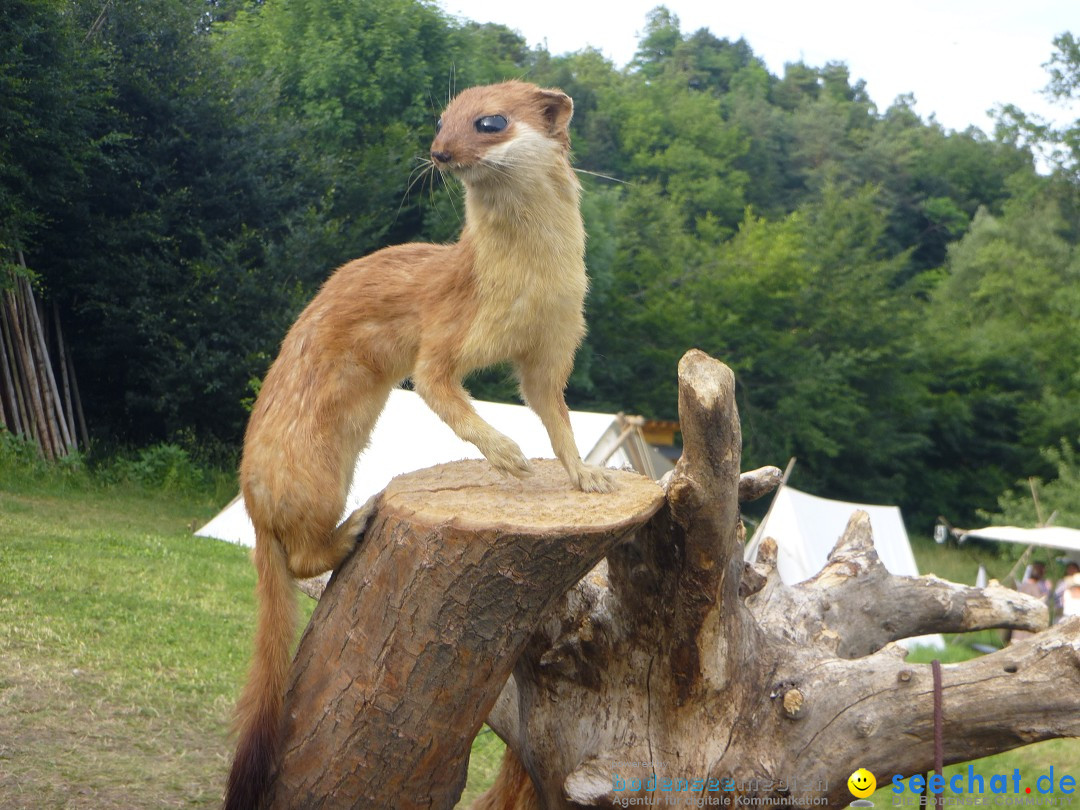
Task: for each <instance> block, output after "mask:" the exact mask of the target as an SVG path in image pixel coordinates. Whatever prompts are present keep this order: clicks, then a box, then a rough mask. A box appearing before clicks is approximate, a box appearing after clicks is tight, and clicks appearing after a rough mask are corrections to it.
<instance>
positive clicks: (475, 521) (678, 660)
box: [271, 351, 1080, 808]
mask: <svg viewBox="0 0 1080 810" xmlns="http://www.w3.org/2000/svg"><path fill="white" fill-rule="evenodd" d="M679 378H680V393H679V408H680V419H681V425H682V431H683V438H684V453H683V457H682V459H681V460H680V462H679V464H678V466H677V468H676V470H675V472H674V474H673V475H672V476H671V478H670V480H669V481H668V482H667V485H666V491H665V492H661V490H660V489H659V488H657V487H656V486H655V485H654V484H653V483H652V482H650V481H647V480H645V479H643V478H641V477H639V476H635V475H633V474H629V473H626V474H622V475H620V477H619V481H620V489H619V491H618V492H617V493H615V494H614V495H595V494H594V495H583V494H581V493H576V492H573V491H571V490H570V489H569V486H568V485H567V483H566V482H565V476H564V475H563V473H562V471H561V469H560V468H558V467H557V466H556V465H555V464H554V463H553V462H552V463H540V464H539V469H538V473H537V475H536V477H535V478H534V479H530V480H528V481H526V482H517V481H509V482H508V481H505V480H503V479H500V478H498V477H497V476H495V475H494V474H493V473H491V472H490V470H489V468H488V467H487V465H486V463H484V462H463V463H458V464H452V465H444V466H442V467H438V468H433V469H432V470H429V471H422V472H421V473H417V474H414V475H410V476H405V477H403V478H401V479H398V480H396V481H395V482H393V483H392V484H391V486H390V487H389V488H388V489H387V491H386V493H385V494H384V495H383V498H382V501H381V504H380V506H379V509H378V513H377V517H376V519H375V520H374V522H373V523H372V525H371V526H369V528H368V531H367V534H366V538H365V540H364V542H363V543H362V544H361V545H360V547H359V548H358V550H357V552H356V553H354V554H353V555H352V556H351V557H350V558H349V559H348V560H347V561H346V562H345V563H344V564H343V565H342V567H341V569H340V570H339V571H338V572H337V573H336V574H335V576H334V578H333V579H332V581H331V584H330V586H329V587H328V589H327V590H326V593H325V594H324V596H323V597H322V601H321V603H320V605H319V607H318V609H317V610H316V614H315V616H314V617H313V619H312V622H311V625H310V627H309V629H308V631H307V633H306V634H305V636H304V639H303V641H302V642H301V645H300V650H299V652H298V654H297V660H296V664H295V666H294V671H293V676H292V683H291V686H290V691H289V695H288V697H287V706H286V715H287V716H286V718H285V730H284V738H285V741H286V742H285V745H284V752H283V755H282V758H281V761H280V767H279V771H278V775H277V777H276V779H275V782H274V785H273V789H272V800H271V805H272V806H275V807H301V806H302V807H365V808H379V807H385V808H407V807H425V808H427V807H436V808H451V807H453V805H454V803H455V801H456V799H457V797H458V796H459V794H460V790H461V788H462V786H463V784H464V779H465V767H466V761H467V755H468V748H469V744H470V742H471V740H472V738H473V735H474V734H475V732H476V731H477V730H478V728H479V727H480V724H481V722H482V721H483V719H484V717H485V715H487V718H488V723H489V724H490V725H491V727H492V728H493V729H495V731H496V732H497V733H498V734H499V736H500V737H501V738H502V739H503V740H505V741H506V743H507V747H508V766H507V767H508V768H509V769H512V770H513V769H517V773H519V774H520V773H521V771H520V769H521V768H523V769H524V771H525V772H527V775H528V776H527V778H525V784H526V787H525V788H524V790H521V788H520V780H519V781H518V782H515V781H514V780H513V779H510V778H507V779H503V780H500V782H499V783H498V785H497V787H496V788H494V789H493V790H494V791H495V795H490V796H488V797H486V799H485V800H483V805H484V806H485V807H488V806H490V807H495V806H499V807H502V806H507V807H509V806H511V805H510V802H512V801H514V800H520V801H522V802H525V803H528V802H532V803H533V805H534V806H540V807H545V808H576V807H611V806H615V805H616V804H626V803H628V800H632V799H637V800H639V801H640V800H643V799H645V798H650V799H656V800H658V801H660V800H662V801H663V802H666V803H675V804H692V803H694V802H698V805H699V806H710V805H715V806H721V805H722V804H725V803H730V802H731V801H733V800H734V798H735V797H739V798H740V800H747V799H755V800H758V801H766V802H775V803H787V804H792V803H807V802H810V801H817V802H821V801H825V802H828V803H830V804H836V803H843V804H846V803H847V802H848V801H849V800H850V796H848V794H847V788H846V779H847V776H848V774H850V772H851V771H852V770H853V763H858V764H859V765H861V766H863V767H866V768H868V769H869V770H871V771H873V772H878V773H890V774H891V773H916V772H921V771H925V770H927V769H928V768H929V767H930V765H931V763H932V756H933V710H932V699H931V694H932V682H931V674H930V668H929V667H928V666H925V665H913V664H908V663H906V662H905V661H904V660H903V659H904V651H903V649H902V648H901V647H898V646H897V645H896V644H895V643H894V642H896V641H899V640H901V639H903V638H907V637H910V636H914V635H922V634H925V633H933V632H956V631H962V630H974V629H981V628H989V627H1012V628H1019V629H1028V630H1039V629H1042V628H1044V627H1045V626H1046V622H1047V615H1046V608H1045V606H1044V605H1041V604H1040V603H1039V602H1037V601H1036V600H1034V599H1031V598H1030V597H1026V596H1024V595H1022V594H1018V593H1016V592H1014V591H1009V590H1006V589H1004V588H1000V587H996V586H992V587H989V588H986V589H976V588H968V587H965V586H960V585H955V584H953V583H949V582H945V581H943V580H940V579H937V578H936V577H917V578H909V577H897V576H893V575H891V574H889V572H888V571H886V570H885V568H884V567H883V566H882V565H881V563H880V561H879V560H878V558H877V554H876V553H875V551H874V548H873V542H872V538H871V536H870V527H869V520H868V518H867V516H866V515H865V514H863V513H858V512H857V513H856V514H855V515H853V517H852V520H851V522H850V523H849V525H848V528H847V530H846V531H845V533H844V536H843V537H841V538H840V539H839V540H838V542H837V545H836V548H835V549H834V550H833V552H832V555H831V556H830V558H829V562H828V564H827V565H826V567H825V568H824V569H823V570H822V571H821V572H820V573H819V574H818V575H817V576H815V577H814V578H812V579H810V580H808V581H806V582H803V583H799V584H797V585H793V586H789V585H786V584H784V583H783V582H781V581H780V579H779V576H778V575H777V572H776V568H775V544H774V543H772V542H771V541H768V540H767V541H766V542H765V543H764V544H763V551H762V555H761V558H760V559H759V560H758V562H757V563H755V564H754V565H748V564H746V563H744V562H743V559H742V551H743V548H742V545H743V544H742V537H743V532H742V527H741V523H740V520H739V506H738V501H739V498H740V494H741V495H742V496H743V497H750V496H752V495H760V494H763V493H764V492H766V491H768V490H769V489H770V488H771V487H772V486H775V484H776V482H777V481H778V480H779V471H777V470H775V469H765V470H759V471H755V472H754V473H748V474H743V475H740V473H739V460H740V445H741V438H740V431H739V422H738V414H737V412H736V409H735V398H734V378H733V375H732V374H731V372H730V370H729V369H727V367H725V366H723V365H722V364H721V363H718V362H717V361H715V360H712V359H711V358H709V357H707V356H706V355H704V354H702V353H701V352H696V351H692V352H689V353H688V354H687V355H686V356H685V357H684V358H683V360H682V362H681V363H680V365H679ZM943 669H944V702H945V734H946V740H947V744H946V760H947V761H948V762H954V761H960V760H964V759H970V758H973V757H977V756H983V755H986V754H990V753H994V752H997V751H1001V750H1005V749H1008V748H1011V747H1014V746H1016V745H1021V744H1024V743H1028V742H1034V741H1036V740H1041V739H1047V738H1050V737H1058V736H1072V735H1077V734H1080V619H1078V620H1074V621H1072V622H1070V623H1066V624H1063V625H1060V626H1058V627H1055V628H1054V629H1053V630H1050V631H1047V632H1044V633H1039V634H1038V635H1037V636H1035V637H1033V638H1032V639H1030V640H1028V641H1025V642H1023V643H1021V644H1017V645H1014V646H1011V647H1009V648H1008V649H1006V650H1002V651H1000V652H998V653H995V654H993V655H988V656H985V657H983V658H980V659H977V660H974V661H970V662H966V663H963V664H952V665H945V667H944V668H943ZM511 673H512V674H511ZM500 690H501V691H500ZM988 706H992V707H993V709H992V710H988V709H987V707H988ZM510 785H514V786H515V787H514V790H515V791H519V793H520V795H507V792H508V791H509V790H510V788H509V787H508V786H510ZM499 791H502V795H498V794H499ZM725 797H726V798H727V800H728V801H727V802H723V798H725ZM654 803H656V802H654Z"/></svg>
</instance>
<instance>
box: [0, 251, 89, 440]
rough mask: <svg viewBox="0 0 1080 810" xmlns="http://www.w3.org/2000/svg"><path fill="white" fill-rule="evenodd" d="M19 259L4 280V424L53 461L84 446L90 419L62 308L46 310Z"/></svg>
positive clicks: (0, 333)
mask: <svg viewBox="0 0 1080 810" xmlns="http://www.w3.org/2000/svg"><path fill="white" fill-rule="evenodd" d="M19 263H20V265H22V268H23V270H24V272H22V273H18V272H9V273H8V274H7V278H6V279H3V280H2V281H0V290H2V293H0V428H3V429H5V430H7V431H8V432H10V433H13V434H15V435H20V434H21V435H22V436H24V437H26V438H27V439H30V440H32V441H33V442H34V443H35V444H36V445H37V447H38V451H39V453H40V454H41V455H42V456H43V457H45V458H47V459H50V460H52V459H57V458H61V457H63V456H67V455H69V454H71V453H72V452H76V451H78V450H79V449H80V448H82V449H85V447H86V443H87V431H86V420H85V418H84V417H83V411H82V403H81V401H80V399H79V387H78V384H77V383H76V381H75V369H74V367H73V366H72V363H71V354H70V353H69V352H68V351H67V347H66V346H65V345H64V336H63V332H62V331H61V329H60V315H59V311H58V309H57V308H56V306H55V305H54V306H53V307H52V311H51V317H49V316H47V315H46V311H45V307H44V306H43V305H42V304H41V302H40V301H39V300H38V297H37V296H36V295H35V294H34V288H33V286H32V285H31V284H30V281H29V280H28V278H27V276H28V274H27V273H26V272H25V267H26V263H25V260H24V259H23V256H22V254H21V252H20V253H19Z"/></svg>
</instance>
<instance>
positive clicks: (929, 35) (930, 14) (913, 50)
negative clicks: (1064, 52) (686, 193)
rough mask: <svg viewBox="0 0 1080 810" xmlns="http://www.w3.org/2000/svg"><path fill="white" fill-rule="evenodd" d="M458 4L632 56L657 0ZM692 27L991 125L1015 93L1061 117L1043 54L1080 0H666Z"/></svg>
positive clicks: (532, 33) (963, 120) (551, 42)
mask: <svg viewBox="0 0 1080 810" xmlns="http://www.w3.org/2000/svg"><path fill="white" fill-rule="evenodd" d="M439 2H440V4H441V5H442V7H443V8H444V9H445V10H446V11H447V12H448V13H450V14H453V15H455V16H460V17H465V18H467V19H470V20H475V21H476V22H496V23H502V24H503V25H506V26H508V27H510V28H513V29H515V30H517V31H519V32H520V33H521V34H522V35H523V36H524V37H525V39H526V40H528V42H529V44H530V45H538V44H545V43H546V45H547V48H548V50H549V51H551V52H552V53H554V54H559V53H566V52H570V51H577V50H581V49H582V48H585V47H587V46H592V47H595V48H598V49H599V50H601V51H602V52H603V53H604V54H605V55H606V56H607V57H608V58H610V59H611V60H613V61H614V62H615V63H616V65H618V66H620V67H621V66H623V65H625V64H626V63H627V62H628V61H630V59H631V58H633V55H634V51H635V49H636V47H637V38H638V35H639V34H640V32H641V31H642V29H643V28H644V25H645V15H646V14H647V13H648V11H649V10H650V9H651V8H653V7H655V6H656V5H658V4H659V3H658V2H657V0H607V2H593V1H592V0H439ZM665 5H666V6H667V7H668V8H669V9H670V10H671V11H672V12H674V13H675V14H676V15H677V16H678V17H679V19H680V21H681V24H682V30H683V32H684V33H691V32H693V31H696V30H697V29H698V28H708V29H709V30H710V31H712V32H713V33H714V34H715V35H716V36H718V37H726V38H728V39H732V40H735V39H738V38H739V37H745V38H746V40H747V42H749V43H750V47H751V48H753V50H754V53H755V54H757V55H758V56H759V57H761V58H762V59H764V60H765V63H766V65H767V66H768V68H769V70H770V71H771V72H772V73H774V74H777V75H781V74H782V73H783V69H784V64H785V63H786V62H795V61H798V60H800V59H801V60H803V61H804V62H806V63H807V64H809V65H813V66H822V65H824V64H825V63H826V62H845V63H846V64H847V65H848V67H849V68H850V70H851V75H852V81H855V80H857V79H864V80H865V81H866V83H867V91H868V92H869V94H870V97H871V98H872V99H873V100H874V102H875V103H876V104H877V105H878V108H879V109H881V110H884V109H885V108H886V107H888V106H889V105H890V104H891V103H892V102H893V100H894V99H895V98H896V97H897V96H898V95H900V94H902V93H914V95H915V98H916V100H917V104H916V110H917V111H918V112H919V114H920V115H922V116H923V117H924V118H928V117H929V116H930V115H931V114H934V115H935V116H936V117H937V120H938V121H939V122H940V123H941V124H942V125H943V126H945V127H948V128H950V129H964V128H966V127H967V126H969V125H971V124H974V125H975V126H977V127H979V128H980V129H983V130H984V131H986V132H990V131H992V128H993V124H992V122H991V119H990V118H989V117H987V115H986V112H987V110H989V109H990V108H991V107H993V106H994V105H996V104H1004V103H1013V104H1016V105H1018V106H1019V107H1020V108H1021V109H1023V110H1025V111H1027V112H1033V113H1039V114H1041V115H1044V116H1047V117H1050V118H1051V119H1052V120H1057V121H1059V122H1065V121H1071V120H1075V119H1076V118H1077V116H1080V110H1077V109H1075V108H1074V109H1072V110H1071V111H1069V110H1063V109H1062V108H1061V107H1058V106H1053V105H1051V104H1050V103H1049V102H1048V101H1047V100H1046V99H1045V98H1044V97H1043V96H1042V94H1041V90H1042V89H1043V88H1044V87H1045V86H1046V83H1047V78H1048V77H1047V74H1046V71H1045V70H1044V69H1043V67H1042V65H1043V64H1044V63H1045V62H1046V61H1047V60H1048V59H1049V58H1050V55H1051V53H1052V52H1053V39H1054V37H1055V36H1056V35H1057V34H1060V33H1062V32H1064V31H1072V32H1073V33H1074V34H1077V35H1080V0H903V2H881V1H880V0H878V2H875V1H874V0H859V2H855V1H854V0H821V2H817V3H813V2H807V1H806V0H742V2H739V3H732V2H724V0H669V2H667V3H666V4H665Z"/></svg>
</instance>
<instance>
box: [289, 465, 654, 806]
mask: <svg viewBox="0 0 1080 810" xmlns="http://www.w3.org/2000/svg"><path fill="white" fill-rule="evenodd" d="M617 475H618V481H619V485H620V486H619V489H618V491H617V492H615V493H614V494H607V495H599V494H585V493H580V492H577V491H574V490H571V489H570V487H569V484H568V483H567V481H566V475H565V473H564V472H563V470H562V468H561V467H560V466H559V465H558V464H557V463H556V462H536V474H535V475H534V476H533V477H532V478H530V479H529V480H528V481H527V482H525V483H522V482H518V481H506V480H504V479H502V478H500V477H499V476H497V475H496V474H495V473H493V472H492V471H491V468H490V466H489V465H487V463H486V462H458V463H456V464H450V465H442V466H439V467H434V468H431V469H429V470H423V471H420V472H418V473H414V474H411V475H408V476H403V477H401V478H398V479H395V480H394V481H393V482H391V484H390V486H389V487H387V489H386V491H385V492H384V494H383V496H382V499H381V503H380V507H379V510H378V515H377V517H376V518H375V520H374V521H373V523H372V524H371V525H370V526H369V528H368V530H367V534H366V537H365V540H364V542H363V543H362V544H361V545H360V547H359V548H358V550H357V551H356V552H355V553H354V554H353V555H352V556H351V557H350V558H349V559H348V560H347V561H346V562H345V563H344V564H343V565H342V566H341V568H340V569H339V570H338V572H337V574H336V575H335V576H334V577H333V578H332V580H331V582H330V584H329V586H328V587H327V589H326V591H325V593H324V594H323V596H322V599H321V600H320V602H319V605H318V607H317V608H316V612H315V615H314V617H313V618H312V622H311V624H310V626H309V629H308V632H307V633H306V634H305V636H304V638H303V640H302V641H301V644H300V649H299V651H298V652H297V657H296V661H295V663H294V666H293V671H292V675H291V681H290V686H289V693H288V696H287V698H286V712H285V714H286V719H285V724H284V736H285V739H286V741H287V742H286V745H285V750H284V753H283V755H282V758H281V761H280V767H279V770H278V774H277V777H276V779H275V782H274V784H273V787H272V792H271V796H270V800H269V803H268V804H269V806H271V807H289V808H294V807H308V808H314V807H324V806H332V807H363V808H375V807H394V808H404V807H414V806H415V807H432V806H434V807H452V806H453V804H454V802H455V801H456V799H457V797H458V795H459V794H460V791H461V789H462V787H463V786H464V780H465V774H466V764H467V761H468V753H469V747H470V744H471V742H472V739H473V737H474V736H475V734H476V732H477V731H478V730H479V728H480V726H481V724H482V723H483V720H484V717H485V716H486V715H487V713H488V711H489V710H490V709H491V706H492V705H493V704H494V702H495V699H496V697H497V696H498V694H499V690H500V688H501V687H502V685H503V683H504V682H505V681H506V678H507V676H508V675H509V673H510V668H511V667H512V666H513V662H514V660H515V659H516V658H517V656H518V653H519V651H520V649H521V648H522V647H523V646H524V645H525V643H526V642H527V641H528V639H529V637H530V634H531V632H532V630H533V629H534V628H535V626H536V624H537V622H538V621H539V620H540V618H541V617H542V616H543V615H545V613H546V612H547V611H548V609H549V608H550V607H551V605H552V604H553V603H554V601H555V600H557V599H559V598H560V597H561V596H562V595H563V594H564V593H565V592H566V590H567V589H568V588H570V587H571V586H572V585H573V584H574V583H575V582H576V581H578V580H579V579H581V577H582V576H584V575H585V574H586V573H587V572H588V571H589V569H590V568H591V567H593V566H594V565H595V564H596V562H597V561H598V560H599V559H601V558H602V557H603V556H604V554H606V553H607V552H608V551H609V550H610V549H611V548H612V547H613V546H614V545H615V544H616V543H618V542H619V541H620V540H622V539H624V538H625V537H627V536H628V535H629V534H631V533H632V532H633V531H634V530H635V529H636V528H638V527H639V526H641V525H642V524H643V523H645V522H646V521H647V520H648V518H649V517H650V516H651V515H652V514H654V513H655V512H656V511H657V509H658V508H660V506H661V504H662V502H663V493H662V491H661V490H660V489H659V487H657V486H656V485H655V484H654V483H653V482H651V481H649V480H647V479H644V478H642V477H640V476H637V475H634V474H630V473H619V474H617Z"/></svg>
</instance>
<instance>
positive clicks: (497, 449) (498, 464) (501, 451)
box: [484, 436, 533, 478]
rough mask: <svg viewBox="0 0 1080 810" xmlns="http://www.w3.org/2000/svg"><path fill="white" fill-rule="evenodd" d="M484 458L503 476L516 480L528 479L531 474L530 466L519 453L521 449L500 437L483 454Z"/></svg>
mask: <svg viewBox="0 0 1080 810" xmlns="http://www.w3.org/2000/svg"><path fill="white" fill-rule="evenodd" d="M484 457H485V458H486V459H487V460H488V461H489V462H491V466H492V467H494V468H495V469H496V470H498V471H499V472H501V473H502V474H503V475H512V476H514V477H516V478H528V477H529V476H530V475H532V474H533V469H532V465H531V464H530V463H529V460H528V459H527V458H525V454H524V453H522V452H521V448H520V447H518V446H517V443H516V442H514V441H513V440H512V439H508V438H506V437H505V436H501V437H500V438H499V440H498V441H497V442H496V443H494V444H493V445H492V446H491V447H489V448H488V449H487V450H486V451H485V452H484Z"/></svg>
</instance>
